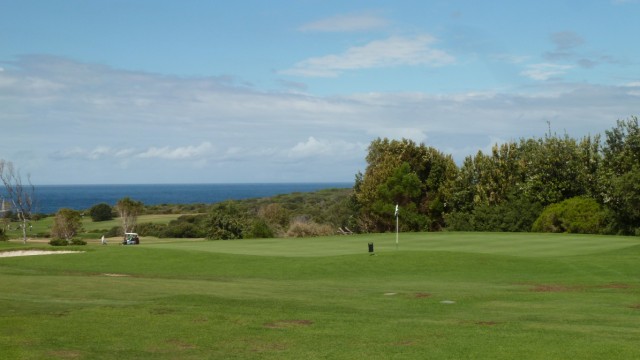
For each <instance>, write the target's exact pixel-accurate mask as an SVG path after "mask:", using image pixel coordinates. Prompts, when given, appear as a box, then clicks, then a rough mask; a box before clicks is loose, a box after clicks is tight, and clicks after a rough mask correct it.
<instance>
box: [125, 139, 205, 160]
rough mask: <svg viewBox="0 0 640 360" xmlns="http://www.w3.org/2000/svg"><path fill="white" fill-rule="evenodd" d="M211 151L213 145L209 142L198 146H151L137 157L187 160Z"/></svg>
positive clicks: (203, 155) (200, 156)
mask: <svg viewBox="0 0 640 360" xmlns="http://www.w3.org/2000/svg"><path fill="white" fill-rule="evenodd" d="M212 152H213V145H211V143H209V142H203V143H201V144H200V145H198V146H183V147H174V148H172V147H170V146H164V147H160V148H158V147H151V148H149V149H147V150H146V151H144V152H143V153H141V154H138V155H137V157H140V158H159V159H166V160H188V159H194V158H202V157H206V156H208V155H210V154H211V153H212Z"/></svg>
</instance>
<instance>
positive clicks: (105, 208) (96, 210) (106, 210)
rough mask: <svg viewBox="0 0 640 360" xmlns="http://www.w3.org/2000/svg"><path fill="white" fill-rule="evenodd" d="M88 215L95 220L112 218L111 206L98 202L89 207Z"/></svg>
mask: <svg viewBox="0 0 640 360" xmlns="http://www.w3.org/2000/svg"><path fill="white" fill-rule="evenodd" d="M89 216H91V220H93V221H95V222H98V221H108V220H113V218H114V214H113V208H112V207H111V206H110V205H109V204H105V203H100V204H97V205H94V206H92V207H91V209H89Z"/></svg>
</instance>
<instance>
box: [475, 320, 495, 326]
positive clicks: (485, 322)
mask: <svg viewBox="0 0 640 360" xmlns="http://www.w3.org/2000/svg"><path fill="white" fill-rule="evenodd" d="M476 325H481V326H493V325H498V322H497V321H476Z"/></svg>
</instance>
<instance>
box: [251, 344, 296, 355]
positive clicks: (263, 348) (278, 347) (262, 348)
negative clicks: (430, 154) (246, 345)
mask: <svg viewBox="0 0 640 360" xmlns="http://www.w3.org/2000/svg"><path fill="white" fill-rule="evenodd" d="M284 350H287V345H286V344H283V343H278V342H273V343H263V344H253V345H252V346H251V351H252V352H257V353H262V352H272V351H284Z"/></svg>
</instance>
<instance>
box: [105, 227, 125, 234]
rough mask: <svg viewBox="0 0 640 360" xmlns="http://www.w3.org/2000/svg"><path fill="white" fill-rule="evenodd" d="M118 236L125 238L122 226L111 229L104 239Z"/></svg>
mask: <svg viewBox="0 0 640 360" xmlns="http://www.w3.org/2000/svg"><path fill="white" fill-rule="evenodd" d="M117 236H124V233H123V232H122V227H121V226H114V227H112V228H111V229H109V231H107V233H106V234H104V237H117Z"/></svg>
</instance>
